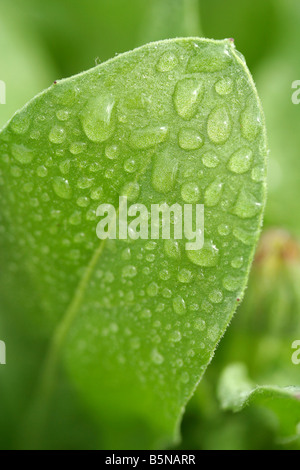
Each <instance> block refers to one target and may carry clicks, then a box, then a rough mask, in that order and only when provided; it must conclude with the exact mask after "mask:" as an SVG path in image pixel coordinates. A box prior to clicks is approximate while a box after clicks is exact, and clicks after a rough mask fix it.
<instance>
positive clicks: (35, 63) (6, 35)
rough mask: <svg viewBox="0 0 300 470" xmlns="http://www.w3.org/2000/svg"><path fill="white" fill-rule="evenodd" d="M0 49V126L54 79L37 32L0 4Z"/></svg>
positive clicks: (53, 70) (9, 8)
mask: <svg viewBox="0 0 300 470" xmlns="http://www.w3.org/2000/svg"><path fill="white" fill-rule="evenodd" d="M10 3H11V2H10ZM0 50H1V53H0V80H1V81H2V82H4V83H5V104H0V128H1V127H2V126H3V125H4V124H5V123H6V121H8V119H9V118H10V117H11V116H12V115H13V114H14V113H15V112H16V111H17V110H18V109H19V108H21V107H22V106H24V105H25V104H26V103H27V101H29V100H30V99H31V98H33V96H35V95H36V94H37V93H39V92H40V91H42V90H43V89H44V88H46V87H47V86H49V85H50V84H51V82H52V81H53V80H55V78H56V71H55V66H54V63H53V61H52V60H51V57H50V54H49V52H48V51H47V49H46V48H45V47H44V46H43V44H42V43H41V42H40V38H39V35H38V34H37V32H35V31H34V30H32V29H31V27H30V23H28V22H26V21H24V20H19V19H16V18H15V15H14V14H13V12H12V9H11V7H10V6H9V5H6V4H4V5H2V4H1V6H0ZM2 98H3V97H2ZM0 101H1V103H2V101H3V99H1V100H0Z"/></svg>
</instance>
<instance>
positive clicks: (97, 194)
mask: <svg viewBox="0 0 300 470" xmlns="http://www.w3.org/2000/svg"><path fill="white" fill-rule="evenodd" d="M102 195H103V188H102V186H99V188H96V189H93V191H92V192H91V199H92V200H93V201H99V199H101V196H102Z"/></svg>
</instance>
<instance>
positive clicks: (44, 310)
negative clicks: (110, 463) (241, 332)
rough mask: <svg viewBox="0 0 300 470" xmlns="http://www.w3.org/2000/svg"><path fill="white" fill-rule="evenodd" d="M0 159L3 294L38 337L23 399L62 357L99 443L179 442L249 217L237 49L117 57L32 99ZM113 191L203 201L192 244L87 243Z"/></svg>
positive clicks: (234, 288) (243, 75)
mask: <svg viewBox="0 0 300 470" xmlns="http://www.w3.org/2000/svg"><path fill="white" fill-rule="evenodd" d="M0 154H1V172H2V177H3V181H2V186H1V196H0V197H1V200H0V201H1V207H2V211H1V227H2V232H3V236H2V238H1V246H2V248H1V251H0V252H1V257H2V266H6V268H5V276H4V279H3V282H2V283H1V296H2V302H5V305H6V311H7V312H8V307H7V306H9V305H10V304H11V303H12V302H16V299H18V296H19V299H20V298H21V299H22V303H21V304H20V303H19V305H22V314H19V313H14V317H13V318H14V319H15V320H14V321H15V323H17V324H18V326H19V327H20V324H21V325H23V329H24V331H27V334H28V335H34V336H35V337H36V336H37V335H39V334H40V335H41V336H42V337H43V338H45V339H47V340H48V342H49V346H48V354H47V359H46V362H45V364H44V365H43V366H42V367H41V371H39V370H36V375H37V376H38V375H39V374H41V375H42V379H41V384H40V386H39V387H38V390H37V392H36V393H35V398H34V400H35V401H36V403H37V404H38V405H36V406H37V408H38V409H39V410H41V407H42V408H45V407H46V402H47V401H49V400H50V396H51V393H52V390H53V388H54V386H55V383H56V381H57V380H58V378H57V377H58V374H57V370H58V369H59V370H60V371H61V366H63V367H64V370H65V372H66V374H67V376H68V377H69V380H70V383H73V384H74V386H75V387H76V389H77V391H78V394H79V396H80V397H81V399H82V402H83V403H85V406H86V408H87V410H89V413H90V414H91V415H93V418H94V419H95V420H98V422H99V423H100V424H101V426H102V427H104V429H105V434H104V437H103V439H102V444H101V445H102V446H103V447H106V448H107V447H109V446H112V447H113V448H116V447H119V448H124V447H128V448H136V446H137V445H138V446H141V447H143V448H149V447H153V446H159V445H166V444H167V443H169V442H171V441H172V440H174V439H175V440H176V439H178V434H179V424H180V419H181V416H182V414H183V411H184V407H185V405H186V403H187V401H188V400H189V398H190V397H191V395H192V393H193V391H194V390H195V387H196V386H197V384H198V382H199V380H200V379H201V377H202V375H203V373H204V371H205V369H206V367H207V365H208V363H209V362H210V361H211V359H212V356H213V353H214V350H215V348H216V346H217V344H218V342H219V341H220V339H221V337H222V335H223V334H224V331H225V329H226V327H227V325H228V323H229V322H230V320H231V318H232V315H233V313H234V311H235V309H236V306H237V305H238V303H239V301H240V300H241V298H242V296H243V292H244V289H245V286H246V282H247V277H248V272H249V268H250V264H251V261H252V258H253V252H254V248H255V244H256V241H257V238H258V235H259V231H260V227H261V223H262V213H263V207H264V202H265V176H264V175H265V160H266V138H265V129H264V118H263V115H262V111H261V107H260V103H259V100H258V97H257V93H256V90H255V87H254V84H253V81H252V78H251V76H250V73H249V71H248V69H247V68H246V65H245V62H244V60H243V58H242V57H241V56H240V54H239V53H238V52H237V51H236V50H235V48H234V45H233V43H232V42H231V41H230V40H224V41H213V40H205V39H197V38H186V39H174V40H169V41H161V42H157V43H152V44H149V45H146V46H143V47H141V48H139V49H136V50H134V51H132V52H129V53H126V54H123V55H120V56H118V57H116V58H114V59H112V60H110V61H108V62H107V63H105V64H102V65H100V66H98V67H96V68H94V69H91V70H90V71H88V72H85V73H83V74H80V75H78V76H75V77H72V78H70V79H67V80H62V81H60V82H58V83H57V84H56V85H53V86H52V87H51V88H50V89H48V90H46V91H45V92H44V93H43V94H41V95H39V96H37V97H36V98H35V99H34V100H32V101H31V102H30V103H29V104H28V105H27V106H26V107H25V108H24V109H23V110H22V111H20V112H19V113H17V114H16V115H15V116H14V118H13V119H12V121H11V122H10V123H9V124H8V125H7V127H6V128H5V129H4V131H3V132H2V133H1V135H0ZM258 174H259V175H260V177H259V178H258V177H257V175H258ZM120 195H127V196H128V199H129V202H130V204H133V203H142V204H144V205H145V206H146V207H147V208H148V210H150V205H151V204H162V203H167V204H169V205H171V204H174V203H179V204H186V203H187V204H195V203H202V204H204V206H205V230H204V235H205V243H204V247H203V248H202V249H201V250H198V251H191V250H189V251H188V250H186V242H187V240H186V239H185V238H183V239H182V240H172V239H170V240H162V239H157V240H142V239H138V240H136V241H132V240H131V239H127V240H108V241H99V240H98V239H97V236H96V226H97V224H98V222H99V218H98V217H97V213H96V212H97V208H98V206H99V205H100V204H101V203H110V204H113V205H114V207H116V208H117V209H118V205H119V196H120ZM237 259H239V260H240V261H239V263H237V262H236V260H237ZM21 268H22V270H23V272H24V275H23V276H22V281H17V277H16V274H15V273H16V270H18V269H21ZM25 282H26V285H29V287H27V292H29V293H30V294H27V299H26V293H24V292H23V291H24V287H22V286H24V284H25ZM12 293H13V295H12ZM19 302H20V300H19ZM15 310H18V309H16V306H15V308H14V311H15ZM24 312H25V313H24ZM7 315H8V314H7ZM10 321H12V320H11V319H10ZM25 323H26V325H27V329H26V330H25ZM12 367H13V366H12ZM46 426H47V424H46ZM30 427H31V430H32V431H33V432H34V425H33V426H30ZM36 433H37V434H39V435H40V434H41V432H40V429H38V428H37V429H36ZM137 436H138V438H139V441H138V442H139V443H138V444H137ZM130 446H131V447H130ZM133 446H135V447H133Z"/></svg>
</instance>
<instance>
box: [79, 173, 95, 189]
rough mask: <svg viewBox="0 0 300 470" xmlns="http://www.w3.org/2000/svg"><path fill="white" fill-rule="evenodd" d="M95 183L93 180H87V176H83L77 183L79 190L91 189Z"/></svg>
mask: <svg viewBox="0 0 300 470" xmlns="http://www.w3.org/2000/svg"><path fill="white" fill-rule="evenodd" d="M93 183H94V179H93V178H87V177H86V176H83V177H82V178H80V179H79V180H78V181H77V188H79V189H87V188H90V187H91V186H92V185H93Z"/></svg>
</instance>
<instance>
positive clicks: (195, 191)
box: [181, 182, 200, 204]
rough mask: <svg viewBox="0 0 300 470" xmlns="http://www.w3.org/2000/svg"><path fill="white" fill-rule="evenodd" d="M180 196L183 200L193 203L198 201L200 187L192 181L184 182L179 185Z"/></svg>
mask: <svg viewBox="0 0 300 470" xmlns="http://www.w3.org/2000/svg"><path fill="white" fill-rule="evenodd" d="M181 197H182V199H183V200H184V202H187V203H190V204H194V203H196V202H198V201H199V198H200V189H199V186H198V185H197V184H196V183H194V182H189V183H184V184H183V185H182V186H181Z"/></svg>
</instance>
